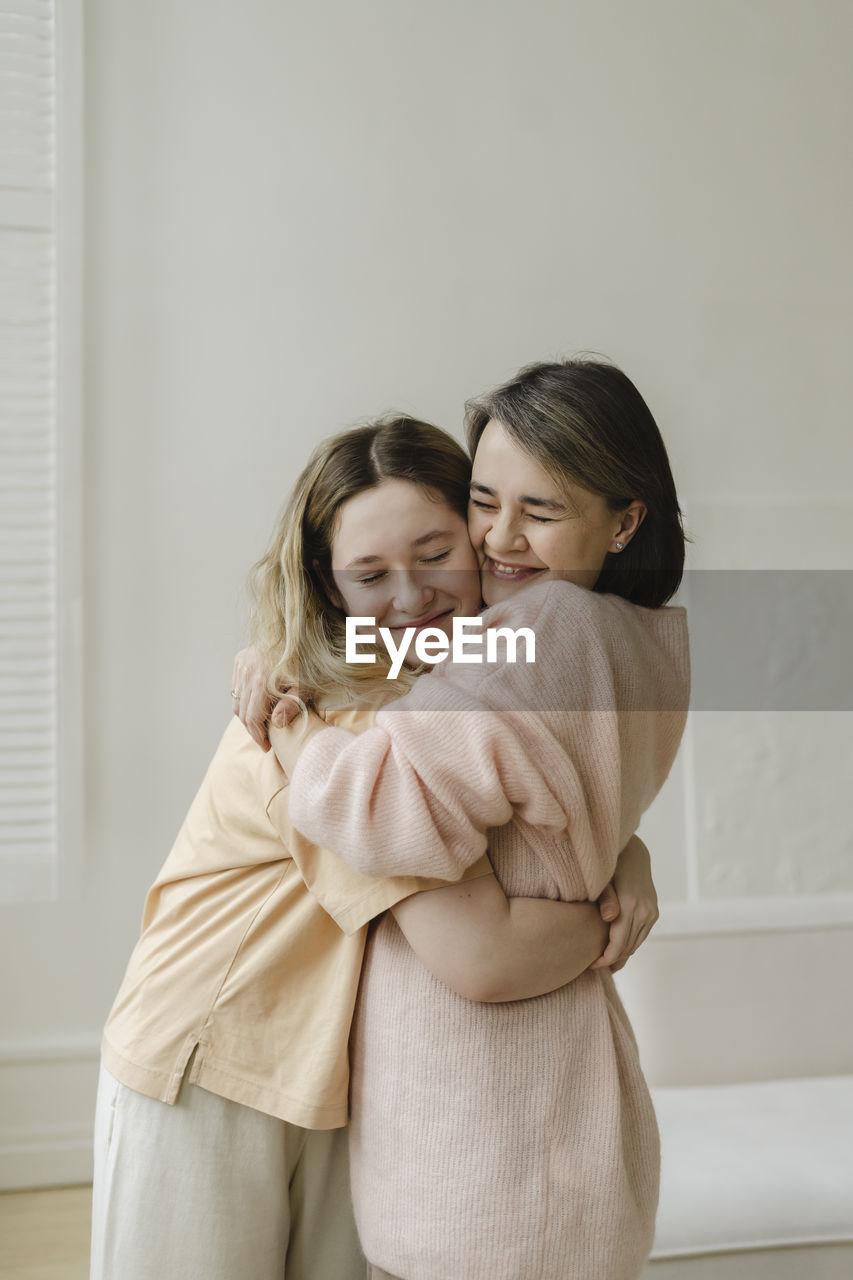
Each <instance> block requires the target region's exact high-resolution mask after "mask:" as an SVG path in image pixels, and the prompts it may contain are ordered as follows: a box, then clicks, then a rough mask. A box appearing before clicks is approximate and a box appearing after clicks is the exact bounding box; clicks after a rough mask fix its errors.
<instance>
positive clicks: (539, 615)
mask: <svg viewBox="0 0 853 1280" xmlns="http://www.w3.org/2000/svg"><path fill="white" fill-rule="evenodd" d="M614 599H616V597H613V596H602V595H599V594H597V593H596V592H595V591H590V590H589V588H588V587H579V586H578V585H577V583H575V582H568V581H567V580H566V579H564V578H548V579H546V580H545V581H543V582H535V583H533V584H532V585H531V586H529V587H525V588H524V590H523V591H519V592H518V594H517V595H514V596H511V597H510V598H509V599H508V600H502V601H501V602H500V603H499V604H494V605H491V606H490V607H489V608H488V609H486V610H485V611H484V612H483V615H482V617H483V626H484V627H501V626H513V627H520V626H529V627H533V626H535V624H537V623H538V624H540V625H542V626H547V625H551V624H553V625H560V624H567V623H569V622H571V621H574V622H575V623H580V622H582V621H584V620H586V621H588V622H589V623H595V622H596V621H600V622H603V621H605V620H606V619H607V618H608V617H613V616H614V612H613V608H612V606H611V605H610V603H609V602H610V601H611V600H614ZM624 603H627V602H624Z"/></svg>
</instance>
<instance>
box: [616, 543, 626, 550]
mask: <svg viewBox="0 0 853 1280" xmlns="http://www.w3.org/2000/svg"><path fill="white" fill-rule="evenodd" d="M624 545H625V543H624V542H617V543H616V550H617V551H621V550H622V548H623V547H624Z"/></svg>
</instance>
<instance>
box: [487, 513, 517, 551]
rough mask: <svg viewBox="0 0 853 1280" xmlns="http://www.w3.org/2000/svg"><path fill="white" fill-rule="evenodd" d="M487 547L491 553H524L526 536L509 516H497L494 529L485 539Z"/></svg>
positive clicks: (493, 523)
mask: <svg viewBox="0 0 853 1280" xmlns="http://www.w3.org/2000/svg"><path fill="white" fill-rule="evenodd" d="M485 545H486V548H487V549H488V550H489V551H522V550H523V549H524V546H525V538H524V534H523V533H521V532H520V531H519V529H518V526H517V525H516V522H515V520H513V519H512V518H511V517H510V516H509V515H503V514H501V515H497V516H495V518H494V521H493V522H492V527H491V529H490V530H489V532H488V533H487V534H486V537H485Z"/></svg>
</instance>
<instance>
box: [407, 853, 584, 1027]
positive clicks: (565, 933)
mask: <svg viewBox="0 0 853 1280" xmlns="http://www.w3.org/2000/svg"><path fill="white" fill-rule="evenodd" d="M391 910H392V913H393V915H394V918H395V919H396V921H397V924H398V925H399V926H400V928H401V930H402V931H403V933H404V935H405V937H406V941H407V942H408V943H409V946H410V947H411V948H412V950H413V951H414V952H415V954H416V955H417V957H418V959H419V960H420V961H421V963H422V964H423V965H424V966H425V968H427V969H429V971H430V973H432V974H433V975H434V976H435V977H436V978H439V979H440V980H441V981H442V982H444V983H445V984H446V985H447V986H449V987H452V988H453V990H454V991H456V992H457V993H458V994H459V995H461V996H464V997H465V998H466V999H468V1000H481V1001H487V1002H490V1003H497V1002H499V1001H507V1000H525V999H527V998H529V997H530V996H540V995H544V994H545V993H546V992H548V991H555V990H556V989H557V987H562V986H565V985H566V983H568V982H572V981H573V980H574V979H575V978H576V977H577V976H578V975H579V974H580V973H583V971H584V970H585V969H588V968H589V967H590V965H591V964H592V962H593V960H595V959H596V958H597V957H598V956H600V955H601V953H602V951H603V950H604V946H605V943H606V942H607V936H608V926H607V925H606V924H605V923H604V921H603V920H602V918H601V914H600V912H599V910H598V907H597V906H596V904H595V903H592V902H554V901H551V899H549V898H507V896H506V894H505V893H504V891H503V889H502V888H501V886H500V884H499V883H498V880H497V878H496V877H495V876H494V875H490V876H482V877H480V878H479V879H477V880H468V881H466V882H465V883H464V884H449V885H445V886H444V887H443V888H440V889H429V890H426V891H424V892H421V893H416V894H413V895H412V896H411V897H409V898H404V899H403V901H402V902H398V903H397V905H396V906H395V907H392V908H391Z"/></svg>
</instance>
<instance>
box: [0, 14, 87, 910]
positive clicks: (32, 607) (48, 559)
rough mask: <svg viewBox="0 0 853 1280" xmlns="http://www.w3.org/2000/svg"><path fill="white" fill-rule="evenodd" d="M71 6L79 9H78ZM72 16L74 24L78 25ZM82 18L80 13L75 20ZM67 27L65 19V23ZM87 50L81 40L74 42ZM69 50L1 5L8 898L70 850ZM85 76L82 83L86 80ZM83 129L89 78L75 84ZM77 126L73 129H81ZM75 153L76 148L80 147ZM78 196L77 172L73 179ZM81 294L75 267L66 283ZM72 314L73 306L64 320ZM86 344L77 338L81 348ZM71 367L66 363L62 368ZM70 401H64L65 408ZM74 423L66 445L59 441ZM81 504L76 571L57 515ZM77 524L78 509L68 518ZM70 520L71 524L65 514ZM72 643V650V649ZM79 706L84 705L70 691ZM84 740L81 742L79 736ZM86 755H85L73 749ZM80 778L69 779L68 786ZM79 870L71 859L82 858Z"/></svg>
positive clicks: (72, 408) (43, 21) (0, 646)
mask: <svg viewBox="0 0 853 1280" xmlns="http://www.w3.org/2000/svg"><path fill="white" fill-rule="evenodd" d="M72 8H73V6H72ZM69 16H72V15H69ZM78 21H79V13H78ZM63 22H65V18H64V19H63ZM69 34H70V35H71V37H72V41H71V48H76V49H77V50H78V51H79V44H80V42H79V31H78V32H77V33H75V32H73V30H72V31H71V32H69ZM61 55H62V48H61V46H60V41H59V39H58V32H57V21H56V13H55V8H54V4H53V2H52V0H0V900H5V901H21V900H32V899H44V898H50V897H53V896H56V893H57V891H58V888H59V885H60V882H61V871H62V867H61V863H62V857H63V852H64V845H63V840H62V838H61V835H62V833H63V832H64V831H65V830H66V828H65V821H64V819H65V814H64V813H63V806H62V804H61V797H62V795H63V794H64V793H65V792H66V787H65V785H63V786H62V787H61V786H60V774H61V773H63V772H64V767H65V761H64V759H63V741H62V736H61V734H60V721H61V718H62V717H61V709H62V705H63V697H62V691H61V682H62V681H63V680H65V679H67V680H68V681H69V682H70V685H71V686H73V685H74V683H75V680H76V681H77V682H78V683H79V665H80V664H79V660H78V657H74V659H73V660H72V661H71V662H70V663H69V661H68V659H69V645H68V637H67V628H68V616H67V615H68V608H67V604H68V600H67V590H66V586H67V584H64V583H63V582H62V580H61V576H62V573H63V572H64V568H65V566H66V565H67V567H68V569H69V573H70V580H71V582H72V583H75V582H77V581H79V569H75V565H74V563H73V557H74V556H76V555H79V538H78V537H75V535H74V532H73V530H74V528H75V525H76V524H79V494H77V493H74V492H73V487H74V484H73V483H72V486H71V488H68V487H67V486H66V490H67V491H64V488H63V486H64V483H65V481H66V480H67V479H68V477H69V476H70V477H72V481H73V478H75V477H76V476H77V475H78V473H79V464H77V463H76V462H74V461H73V460H72V459H71V458H70V457H69V459H68V460H69V463H70V465H69V466H67V467H65V466H63V467H61V466H60V459H61V457H62V456H63V451H66V452H67V450H68V449H69V448H70V451H71V455H73V454H74V453H79V415H78V412H77V409H78V404H77V398H78V392H79V372H76V371H75V363H76V365H79V351H78V352H77V353H76V359H75V360H71V361H70V362H67V369H66V373H67V375H68V376H67V377H66V378H65V379H61V378H60V368H61V365H62V366H65V365H66V360H65V356H66V354H67V353H66V350H65V346H64V342H63V333H62V322H63V318H64V316H70V315H71V314H72V312H73V311H77V312H78V313H79V306H77V305H76V304H74V303H73V300H72V299H71V298H70V297H67V296H66V295H65V291H64V284H63V272H62V265H63V264H62V260H61V254H60V244H61V243H62V242H65V244H66V247H67V248H69V249H70V248H71V245H72V244H73V242H74V239H75V237H76V238H77V239H78V240H79V235H78V231H79V225H78V220H77V219H75V218H74V217H73V216H72V217H71V219H70V226H71V229H72V232H73V234H72V236H71V237H70V239H68V240H67V241H66V240H65V236H64V234H63V233H64V230H65V228H64V226H63V222H62V215H63V209H64V208H65V209H68V210H73V206H74V203H75V202H76V196H75V197H74V199H72V200H71V201H70V202H69V201H67V200H66V199H65V196H66V193H65V192H64V191H63V190H62V185H61V183H60V181H59V177H60V176H64V175H65V174H66V173H67V174H68V176H69V179H70V180H71V184H72V190H73V187H74V175H73V174H72V173H71V171H70V170H69V169H68V167H67V165H63V164H61V163H60V162H59V161H60V155H59V150H60V147H61V143H62V138H63V132H65V133H67V126H62V128H61V127H60V124H59V107H60V102H61V101H62V98H63V81H62V78H61V72H62V71H64V70H65V68H64V67H62V59H61ZM78 80H79V78H78ZM66 87H67V88H69V89H73V90H74V93H73V96H72V101H71V103H70V105H71V106H72V116H74V117H76V128H77V129H78V131H79V110H74V107H73V97H76V99H77V103H78V107H79V82H78V83H77V84H76V86H75V77H74V76H72V77H71V79H70V80H69V81H68V82H67V85H66ZM68 125H71V126H74V125H75V120H73V119H72V120H70V121H69V122H68ZM72 151H73V153H74V154H75V155H78V156H79V146H78V147H76V148H75V147H72ZM77 192H78V193H79V176H78V178H77ZM69 278H70V279H71V280H72V281H76V282H77V283H78V284H79V267H76V268H75V269H74V270H73V271H72V272H71V275H70V277H69ZM63 309H64V310H63ZM78 341H79V340H78V339H74V343H73V344H72V351H75V350H76V344H77V342H78ZM61 357H62V360H61ZM66 390H67V391H68V393H69V395H68V402H67V404H63V398H64V393H65V392H66ZM66 424H67V426H68V431H69V439H68V441H65V440H64V439H61V432H62V431H63V428H65V426H66ZM69 503H70V504H71V508H72V512H73V511H76V512H77V513H78V514H77V515H76V516H74V517H72V518H70V522H69V525H68V527H69V529H70V530H71V549H72V561H71V562H69V561H68V559H67V555H66V548H65V547H64V545H63V546H62V555H61V556H60V547H61V544H62V543H63V541H64V539H63V532H64V531H63V527H62V524H61V522H60V514H61V512H64V510H65V508H66V506H67V505H68V504H69ZM69 515H70V513H69ZM63 519H64V517H63ZM72 647H73V646H72ZM68 692H69V693H70V695H71V699H72V702H74V703H78V704H79V696H78V694H77V693H76V691H75V690H74V688H73V687H71V688H69V690H68ZM73 736H74V735H72V737H73ZM76 754H77V755H79V751H78V752H77V753H76ZM71 774H72V775H73V774H77V775H78V776H77V778H76V781H75V782H74V785H73V787H72V789H71V791H70V792H69V793H68V796H69V800H70V802H71V803H70V809H69V819H70V820H69V825H68V828H67V831H68V834H69V837H70V844H69V846H68V847H69V852H70V851H71V846H72V845H74V844H75V843H76V835H77V826H78V823H77V818H78V817H79V811H80V807H79V801H78V800H77V799H75V796H74V792H75V791H79V771H78V769H77V768H76V766H75V765H74V764H73V763H72V765H71ZM70 780H71V779H70V778H69V779H63V784H64V783H65V782H68V781H70ZM72 860H73V857H72Z"/></svg>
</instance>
